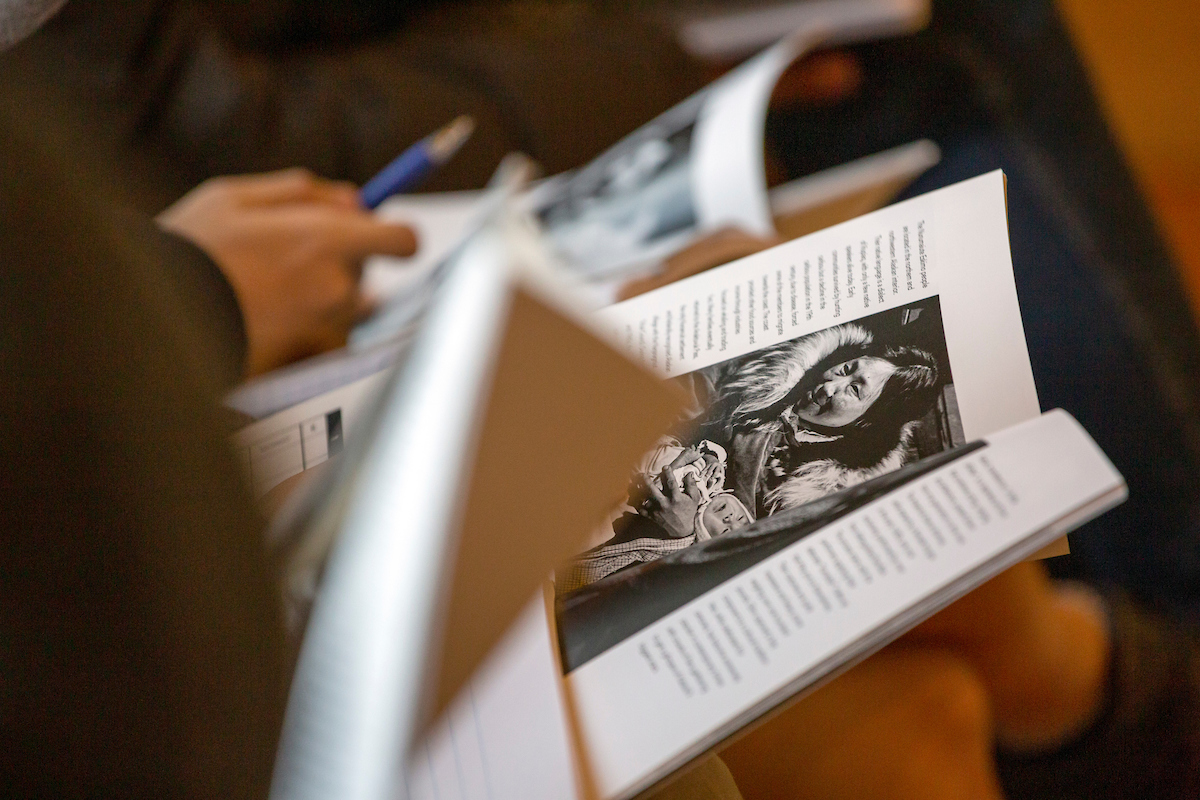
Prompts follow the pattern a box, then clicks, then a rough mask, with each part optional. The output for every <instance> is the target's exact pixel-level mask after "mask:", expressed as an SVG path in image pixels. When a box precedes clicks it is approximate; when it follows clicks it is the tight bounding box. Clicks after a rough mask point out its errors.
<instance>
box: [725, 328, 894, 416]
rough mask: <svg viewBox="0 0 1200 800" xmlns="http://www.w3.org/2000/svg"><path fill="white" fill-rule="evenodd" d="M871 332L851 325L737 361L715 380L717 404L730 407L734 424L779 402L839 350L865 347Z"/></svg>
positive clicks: (815, 334) (826, 330)
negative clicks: (727, 403) (807, 374)
mask: <svg viewBox="0 0 1200 800" xmlns="http://www.w3.org/2000/svg"><path fill="white" fill-rule="evenodd" d="M873 338H874V337H872V336H871V332H870V331H868V330H867V329H866V328H863V327H862V326H860V325H855V324H854V323H853V322H847V323H845V324H843V325H835V326H834V327H832V328H826V329H825V330H823V331H817V332H816V333H811V334H809V335H808V336H801V337H800V338H799V339H793V340H792V341H790V342H780V343H779V344H774V345H771V346H770V347H765V348H763V349H762V350H760V351H758V352H757V353H755V354H753V355H752V356H751V357H749V358H746V359H740V360H739V361H738V362H736V363H735V364H733V365H731V366H730V367H729V368H728V371H727V372H723V373H722V374H719V375H717V376H716V380H715V381H714V383H715V384H716V386H717V397H716V400H717V402H718V403H720V404H721V405H722V406H725V405H726V403H724V402H722V401H729V402H730V405H732V408H731V413H730V418H731V420H732V421H733V422H734V423H735V424H736V423H737V422H738V421H740V420H745V419H748V418H751V417H754V416H755V415H756V413H757V412H760V411H764V410H766V409H768V408H770V407H771V406H773V405H775V404H776V403H779V402H781V401H782V400H783V399H784V398H785V397H787V395H788V393H789V392H790V391H792V389H793V388H794V387H795V386H796V384H798V383H799V382H800V380H801V379H802V378H803V377H804V375H805V373H807V372H808V371H809V370H810V369H812V368H813V367H814V366H816V365H817V364H818V363H819V362H821V361H822V360H824V359H826V358H828V357H829V356H831V355H833V353H834V352H835V351H837V350H838V349H839V348H842V347H847V346H850V345H867V344H870V343H871V342H872V340H873Z"/></svg>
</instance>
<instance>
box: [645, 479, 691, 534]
mask: <svg viewBox="0 0 1200 800" xmlns="http://www.w3.org/2000/svg"><path fill="white" fill-rule="evenodd" d="M662 482H663V487H664V488H662V489H659V488H658V485H657V484H656V483H655V481H649V483H648V485H647V487H646V489H647V490H648V491H649V493H650V496H649V497H647V498H646V502H645V505H644V507H643V513H644V514H645V515H646V516H647V517H649V518H650V520H651V521H653V522H655V523H656V524H658V526H659V527H661V528H662V529H663V530H664V531H666V533H667V536H668V537H670V538H672V539H682V538H683V537H684V536H691V535H692V531H693V529H694V528H695V527H696V509H697V508H699V507H700V501H701V500H702V499H703V495H702V494H701V493H700V487H699V486H697V485H696V476H695V475H693V474H690V473H689V474H687V475H684V476H683V485H682V486H680V484H679V479H678V478H676V477H675V473H674V472H673V471H672V468H671V467H670V466H667V467H664V468H663V471H662Z"/></svg>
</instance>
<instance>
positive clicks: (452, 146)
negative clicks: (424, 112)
mask: <svg viewBox="0 0 1200 800" xmlns="http://www.w3.org/2000/svg"><path fill="white" fill-rule="evenodd" d="M474 130H475V120H474V119H472V118H471V117H468V116H462V117H458V118H456V119H455V120H454V121H453V122H451V123H450V124H449V125H446V126H445V127H444V128H439V129H438V130H436V131H434V132H433V133H431V134H429V135H428V136H426V137H425V138H424V139H422V140H421V141H419V142H417V143H416V144H414V145H413V146H412V147H410V148H408V149H407V150H405V151H404V152H403V153H401V154H400V155H398V156H396V158H395V159H394V160H393V161H392V162H391V163H390V164H388V165H387V166H386V167H384V168H383V169H381V170H380V171H379V174H378V175H376V176H375V177H374V178H371V180H369V181H367V182H366V183H365V184H364V185H363V187H362V189H360V190H359V192H358V199H359V201H360V202H361V203H362V204H363V206H364V207H365V208H376V207H377V206H378V205H379V204H380V203H382V202H383V201H384V200H386V199H387V198H389V197H391V196H392V195H394V194H396V193H398V192H406V191H409V190H411V189H414V188H416V186H417V185H418V184H419V183H420V182H421V181H422V180H424V179H425V176H426V175H428V174H429V173H430V172H432V171H433V170H434V169H436V168H437V167H440V166H441V165H442V164H445V163H446V162H447V161H449V160H450V158H451V157H452V156H453V155H454V154H455V153H457V152H458V149H459V148H460V147H462V146H463V143H465V142H466V141H467V139H468V138H470V136H471V132H472V131H474Z"/></svg>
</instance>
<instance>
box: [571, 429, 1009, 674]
mask: <svg viewBox="0 0 1200 800" xmlns="http://www.w3.org/2000/svg"><path fill="white" fill-rule="evenodd" d="M984 446H985V444H984V443H983V442H980V441H975V442H972V443H970V444H966V445H961V446H958V447H954V448H952V449H950V450H946V451H944V452H941V453H938V454H935V455H932V456H929V457H928V458H923V459H920V460H919V461H916V462H913V463H911V464H908V465H906V466H904V467H901V468H900V469H897V470H894V471H892V472H888V473H885V474H883V475H880V476H879V477H877V478H872V479H870V480H868V481H865V482H863V483H857V484H854V485H853V486H849V487H847V488H845V489H842V490H840V491H837V492H834V493H833V494H829V495H826V496H824V497H822V498H821V499H819V500H813V501H811V502H808V503H805V504H804V505H800V506H795V507H793V508H788V509H784V510H781V511H779V512H778V513H776V514H773V515H771V516H768V517H764V518H763V519H760V520H758V521H756V522H753V523H751V524H750V525H749V526H747V527H745V528H740V529H738V530H734V531H730V532H729V533H726V534H723V535H721V536H718V537H716V538H712V539H707V540H705V541H703V542H697V543H696V544H695V545H693V546H691V547H687V548H684V549H683V550H680V551H678V552H675V553H670V554H668V555H666V556H663V557H662V558H660V559H657V560H655V561H652V562H646V563H644V564H641V565H640V566H639V567H637V568H636V569H627V570H622V571H620V572H616V573H614V574H612V575H610V576H609V577H607V578H605V579H603V580H599V581H596V582H595V583H591V584H588V585H587V586H585V587H583V588H581V589H578V590H576V591H574V592H571V593H570V594H567V595H564V596H563V597H562V598H560V600H559V601H558V603H557V608H556V616H557V623H558V634H559V635H558V642H559V650H560V654H561V657H562V665H563V670H564V671H565V672H571V671H572V670H574V669H576V668H577V667H579V666H582V665H583V664H585V663H587V662H588V661H589V660H591V659H593V658H595V657H596V656H598V655H600V654H601V653H603V652H604V651H605V650H607V649H609V648H610V647H613V646H614V645H617V644H620V643H621V642H623V641H625V640H626V639H628V638H630V637H632V636H634V635H635V634H638V633H640V632H641V631H643V630H645V629H646V628H647V627H649V626H651V625H653V624H654V623H656V622H658V621H659V620H660V619H662V618H663V617H665V616H667V615H668V614H671V613H672V612H674V611H676V610H678V609H680V608H682V607H683V606H685V605H687V604H688V603H690V602H691V601H693V600H695V599H696V598H698V597H700V596H701V595H703V594H705V593H706V592H708V591H710V590H712V589H716V588H717V587H718V586H720V585H722V584H723V583H725V582H726V581H729V580H731V579H733V578H735V577H737V576H738V575H740V574H741V573H743V572H745V571H746V570H748V569H750V568H751V567H753V566H755V565H756V564H759V563H761V562H763V561H764V560H766V559H768V558H770V557H771V556H773V555H775V554H776V553H778V552H780V551H781V550H784V549H785V548H787V547H790V546H791V545H793V544H795V543H796V542H798V541H800V540H802V539H804V538H806V537H808V536H809V535H810V534H813V533H815V532H817V531H818V530H820V529H822V528H824V527H826V526H828V525H832V524H833V523H834V522H836V521H837V520H839V519H841V518H842V517H845V516H846V515H848V514H850V513H851V512H853V511H856V510H858V509H859V508H862V507H863V506H865V505H867V504H868V503H871V502H874V501H875V500H878V499H879V498H881V497H883V496H884V495H886V494H888V493H889V492H893V491H895V490H897V489H899V488H900V487H901V486H904V485H905V484H908V483H910V482H911V481H913V480H915V479H917V478H919V477H921V476H923V475H927V474H928V473H930V472H932V471H933V470H936V469H938V468H940V467H943V466H945V465H946V464H948V463H949V462H951V461H954V460H956V459H959V458H961V457H963V456H965V455H968V454H970V453H973V452H975V451H977V450H979V449H981V448H983V447H984ZM790 577H794V576H790ZM798 597H799V595H798ZM816 600H817V602H819V603H821V604H825V603H827V602H828V600H827V599H826V598H824V597H820V596H818V597H816ZM808 610H810V611H811V609H808ZM789 611H790V609H789ZM792 613H794V612H792Z"/></svg>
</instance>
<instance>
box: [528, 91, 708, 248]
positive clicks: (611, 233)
mask: <svg viewBox="0 0 1200 800" xmlns="http://www.w3.org/2000/svg"><path fill="white" fill-rule="evenodd" d="M699 107H700V105H699V103H695V102H693V103H690V104H685V107H683V108H680V109H676V111H677V112H683V113H670V114H666V115H664V116H663V117H661V118H659V119H658V120H655V121H654V122H653V123H651V124H649V125H647V126H645V127H643V128H641V129H639V130H638V131H637V132H636V133H634V134H633V135H631V136H629V137H628V138H626V139H624V140H622V141H621V142H620V143H619V144H618V145H617V146H616V147H613V148H612V149H611V150H609V151H608V152H606V153H604V154H603V155H601V156H600V157H599V158H597V159H596V160H595V161H593V162H592V163H591V164H589V165H588V166H587V167H586V168H584V169H583V170H581V171H580V172H579V173H578V174H577V175H574V176H572V177H571V178H570V180H568V181H566V183H565V184H564V185H563V187H562V190H561V192H560V193H559V194H558V196H557V197H556V199H555V200H554V202H552V203H551V204H549V205H547V206H545V207H543V208H542V209H541V210H540V211H539V213H538V216H539V217H540V219H541V222H542V224H543V225H544V226H545V230H546V231H547V233H548V235H549V237H550V240H551V241H552V242H553V244H554V245H555V247H556V248H558V250H559V251H560V252H561V253H562V254H563V255H565V256H566V257H567V258H568V259H569V260H570V261H571V262H572V263H573V264H577V265H580V266H582V267H583V268H585V269H586V270H588V271H591V270H596V269H604V268H607V267H610V266H617V265H622V264H626V263H629V262H631V261H636V260H638V259H640V258H643V257H644V256H645V254H647V253H651V252H658V251H661V250H663V249H664V248H666V249H673V248H674V247H675V246H677V245H678V244H679V241H678V240H680V238H681V237H686V236H688V235H689V233H690V232H691V231H692V229H693V228H694V227H695V226H696V222H697V219H696V214H697V212H696V200H695V197H694V196H693V189H692V175H691V170H692V159H691V151H692V141H693V133H694V131H695V127H696V119H695V111H697V110H698V109H699Z"/></svg>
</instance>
